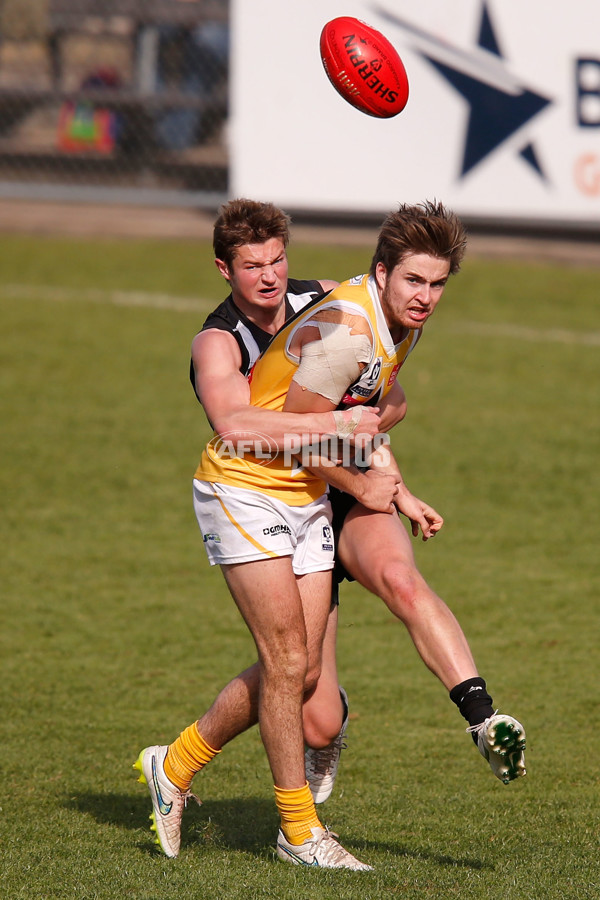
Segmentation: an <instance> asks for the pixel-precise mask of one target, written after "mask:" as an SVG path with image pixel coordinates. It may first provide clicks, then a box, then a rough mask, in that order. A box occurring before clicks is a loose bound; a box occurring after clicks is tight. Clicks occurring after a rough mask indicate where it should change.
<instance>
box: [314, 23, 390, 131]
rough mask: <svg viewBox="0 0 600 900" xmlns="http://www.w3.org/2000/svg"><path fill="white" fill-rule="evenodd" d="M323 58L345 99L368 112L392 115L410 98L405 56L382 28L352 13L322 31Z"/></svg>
mask: <svg viewBox="0 0 600 900" xmlns="http://www.w3.org/2000/svg"><path fill="white" fill-rule="evenodd" d="M321 59H322V61H323V66H324V67H325V71H326V72H327V76H328V78H329V80H330V81H331V83H332V85H333V86H334V88H335V89H336V91H337V92H338V93H339V94H341V95H342V97H343V98H344V100H347V101H348V103H351V104H352V106H355V107H356V109H360V110H361V112H364V113H367V114H368V115H369V116H376V117H377V118H379V119H389V118H391V117H392V116H397V115H398V113H399V112H402V110H403V109H404V107H405V106H406V102H407V100H408V78H407V77H406V71H405V69H404V65H403V63H402V60H401V59H400V57H399V56H398V53H397V52H396V50H395V49H394V47H392V45H391V44H390V42H389V41H388V39H387V38H386V37H384V36H383V35H382V34H381V32H379V31H376V30H375V29H374V28H371V26H370V25H367V24H366V22H361V21H360V19H355V18H353V17H352V16H340V17H339V18H337V19H332V20H331V22H327V24H326V25H325V27H324V28H323V31H322V32H321Z"/></svg>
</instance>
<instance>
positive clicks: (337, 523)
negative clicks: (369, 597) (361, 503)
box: [329, 487, 358, 589]
mask: <svg viewBox="0 0 600 900" xmlns="http://www.w3.org/2000/svg"><path fill="white" fill-rule="evenodd" d="M329 500H330V502H331V509H332V512H333V519H332V525H333V534H334V537H335V543H336V546H337V543H338V538H339V536H340V533H341V530H342V526H343V524H344V520H345V518H346V516H347V515H348V513H349V512H350V510H351V509H352V507H353V506H354V505H355V504H356V503H357V502H358V501H357V499H356V497H353V496H352V494H346V493H345V492H344V491H339V490H338V489H337V488H334V487H330V488H329ZM344 579H346V581H354V578H353V577H352V575H349V574H348V572H347V571H346V570H345V568H344V567H343V565H342V564H341V562H339V560H338V558H337V554H336V558H335V565H334V567H333V585H334V589H335V588H337V585H339V584H340V582H342V581H343V580H344Z"/></svg>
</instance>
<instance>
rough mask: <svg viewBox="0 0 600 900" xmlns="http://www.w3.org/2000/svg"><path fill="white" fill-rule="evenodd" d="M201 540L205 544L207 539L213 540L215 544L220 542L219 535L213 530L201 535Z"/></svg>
mask: <svg viewBox="0 0 600 900" xmlns="http://www.w3.org/2000/svg"><path fill="white" fill-rule="evenodd" d="M202 540H203V541H204V543H205V544H206V542H207V541H214V542H215V544H220V543H221V535H220V534H215V533H214V532H209V533H208V534H203V535H202Z"/></svg>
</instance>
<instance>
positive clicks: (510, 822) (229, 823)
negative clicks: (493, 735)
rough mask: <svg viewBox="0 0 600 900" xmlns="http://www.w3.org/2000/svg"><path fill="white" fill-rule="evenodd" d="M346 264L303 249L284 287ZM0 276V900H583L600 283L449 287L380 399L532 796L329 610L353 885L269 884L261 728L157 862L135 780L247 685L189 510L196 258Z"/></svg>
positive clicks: (311, 880) (479, 275) (13, 263)
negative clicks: (507, 719)
mask: <svg viewBox="0 0 600 900" xmlns="http://www.w3.org/2000/svg"><path fill="white" fill-rule="evenodd" d="M368 259H369V249H368V248H365V249H364V251H357V250H356V249H351V250H350V249H346V250H344V249H339V248H335V247H326V246H319V247H309V246H300V245H298V246H296V247H295V248H294V250H293V252H292V254H291V260H292V266H291V270H292V272H293V274H295V275H297V276H298V277H332V278H343V277H348V276H349V275H352V274H356V273H358V272H361V271H363V270H364V268H365V267H366V265H367V263H368ZM0 260H1V268H0V273H1V275H0V309H1V327H2V336H3V337H2V366H1V370H0V378H1V383H2V389H1V391H0V403H1V421H2V466H1V470H0V478H1V490H2V499H3V504H2V506H3V516H2V520H1V523H0V529H1V534H2V559H1V563H0V566H1V591H2V602H1V606H0V616H1V623H2V624H1V628H0V648H1V649H0V659H1V666H2V688H3V692H2V726H1V732H0V733H1V734H2V754H1V763H0V771H1V774H2V793H3V797H2V800H1V801H0V807H1V812H0V824H1V831H0V836H1V838H0V839H1V845H0V885H1V888H0V892H1V894H2V896H3V897H6V898H7V900H17V898H23V900H25V898H26V900H41V898H59V897H60V898H68V900H71V898H73V900H75V898H78V900H79V898H82V900H83V898H85V900H88V898H98V900H107V898H125V897H127V898H135V900H163V898H165V900H167V898H168V900H173V898H183V897H194V898H231V900H234V898H235V900H237V898H239V900H254V898H263V897H264V898H277V900H283V898H286V900H287V898H290V900H291V898H293V900H331V898H335V900H347V898H348V900H349V898H352V900H376V898H383V897H385V898H387V897H389V898H394V897H398V898H400V897H401V898H435V900H447V898H454V897H456V898H471V897H472V898H479V900H481V898H483V900H488V898H489V900H498V898H509V900H533V898H551V900H562V898H595V897H598V895H599V894H600V862H599V834H600V821H599V813H600V801H599V776H598V762H597V756H598V754H597V749H596V746H595V740H596V728H597V727H598V725H599V721H600V716H599V700H598V697H599V689H598V682H599V678H598V676H599V674H600V673H599V665H598V663H599V651H598V640H599V636H600V621H599V620H600V602H599V599H598V596H599V588H600V577H599V566H598V542H599V540H600V519H599V514H598V496H599V489H600V478H599V475H598V463H599V459H600V434H599V431H600V426H599V418H600V417H599V399H600V378H599V376H600V366H599V362H598V360H599V348H600V312H599V306H598V297H599V295H600V270H585V269H576V268H567V267H563V268H559V267H552V266H542V265H537V266H536V265H531V266H526V265H523V264H519V265H517V264H511V263H509V262H506V263H499V262H494V263H491V262H483V261H468V262H467V263H466V264H465V266H464V272H463V273H462V274H461V275H459V276H458V277H457V278H456V279H455V280H453V281H452V282H451V283H450V285H449V287H448V289H447V293H446V296H445V298H444V300H443V301H442V305H441V306H440V308H439V310H438V311H437V313H436V316H435V317H434V319H433V320H432V321H431V323H429V325H428V326H427V335H426V338H425V340H423V341H422V343H421V344H420V345H419V348H418V350H417V351H416V352H415V353H414V354H413V356H412V357H411V359H410V360H409V362H408V364H407V366H406V369H405V370H403V384H404V386H405V388H406V391H407V394H408V398H409V414H408V416H407V419H406V421H405V422H404V423H403V424H402V425H401V426H400V427H399V428H398V429H397V430H396V434H395V437H394V446H395V448H396V450H397V454H398V456H399V459H400V462H401V465H402V468H403V470H404V474H405V477H406V479H407V482H408V484H409V485H410V486H411V487H412V488H413V490H414V491H415V492H416V493H418V494H420V495H421V496H422V497H424V498H426V499H427V500H429V501H430V502H431V503H433V505H434V506H435V507H436V508H437V509H438V510H440V511H441V512H442V513H443V514H444V516H445V519H446V525H445V527H444V530H443V532H442V534H441V535H440V536H439V537H438V538H437V539H436V541H435V542H430V543H428V544H426V545H423V544H420V543H419V544H417V545H416V552H417V554H418V558H419V563H420V566H421V568H422V570H423V571H424V572H425V574H426V577H427V578H428V580H429V581H430V583H431V584H432V585H433V586H434V587H435V588H436V589H437V590H438V591H439V593H441V594H442V596H444V597H445V599H446V600H447V602H448V603H449V605H450V606H451V607H452V608H453V610H454V611H455V613H456V614H457V615H458V617H459V619H460V621H461V623H462V624H463V627H464V628H465V631H466V632H467V635H468V637H469V639H470V642H471V645H472V648H473V650H474V653H475V656H476V659H477V661H478V664H479V668H480V670H481V672H482V674H483V675H484V677H486V679H487V682H488V686H489V688H490V691H491V693H492V695H493V697H494V700H495V702H496V704H497V705H498V706H499V707H500V709H501V710H502V711H505V712H509V713H511V714H513V715H515V716H517V717H518V718H519V719H521V720H522V721H523V722H524V724H525V726H526V728H527V732H528V747H529V749H528V754H527V763H528V770H529V771H528V776H527V778H525V779H522V780H521V781H519V782H518V783H513V784H511V785H509V786H504V785H502V784H501V783H500V782H499V781H497V780H496V779H494V778H493V777H492V775H491V773H490V771H489V769H488V767H487V765H486V764H485V762H484V761H483V760H482V759H481V757H480V756H479V754H478V753H477V751H476V750H475V748H474V746H473V744H472V741H471V739H470V737H468V736H467V735H465V733H464V725H465V723H464V722H463V720H462V719H461V718H460V716H459V715H458V713H457V711H456V708H455V707H454V706H453V704H452V703H451V702H450V700H449V699H448V697H447V694H446V692H445V691H444V689H443V688H442V687H441V686H440V685H439V683H438V682H437V681H436V680H435V679H434V678H433V676H432V675H431V674H430V673H429V672H428V671H427V670H426V669H425V667H424V666H423V664H422V663H421V661H420V660H419V658H418V657H417V655H416V653H415V651H414V649H413V647H412V645H411V643H410V641H409V640H408V639H407V636H406V633H405V632H404V629H403V627H402V626H401V625H400V624H398V623H397V622H396V621H395V620H394V619H393V618H392V617H391V615H390V614H389V613H388V612H387V611H386V610H385V609H384V607H383V604H382V603H381V602H380V601H378V600H376V599H375V598H373V597H371V596H369V595H367V594H365V593H364V592H363V591H362V590H361V589H360V588H358V587H357V586H356V585H346V587H345V589H344V591H343V595H342V608H341V628H340V637H339V658H340V669H341V673H342V681H343V684H344V686H345V687H346V688H347V690H348V693H349V695H350V700H351V711H352V721H351V727H350V733H349V744H350V746H349V749H348V750H347V751H345V753H344V754H343V757H342V765H341V768H340V774H339V777H338V782H337V785H336V789H335V791H334V795H333V797H332V798H331V799H330V801H328V803H327V804H326V807H325V813H324V818H325V820H326V821H327V822H328V823H329V824H330V825H331V826H332V827H333V828H334V829H335V830H336V831H338V832H339V833H340V835H341V836H342V837H343V841H344V844H345V845H346V846H347V847H348V848H349V849H351V850H353V851H354V852H356V854H357V855H358V856H359V857H360V858H363V859H365V860H366V861H368V862H370V863H371V864H373V865H374V866H375V871H374V872H372V873H364V874H361V873H349V872H347V873H343V872H341V873H339V872H327V871H321V872H309V871H304V870H298V869H296V868H294V867H291V866H284V865H283V864H282V863H280V862H278V861H277V860H276V859H275V857H274V853H273V846H274V839H275V835H276V829H277V819H276V813H275V806H274V802H273V796H272V785H271V782H270V777H269V773H268V768H267V764H266V759H265V756H264V752H263V750H262V746H261V744H260V740H259V736H258V733H257V730H256V729H254V730H252V731H251V732H249V733H247V734H246V735H244V736H242V737H241V738H239V739H238V740H237V741H235V742H234V743H232V744H231V745H229V746H228V747H227V748H226V749H225V751H224V752H223V754H222V755H221V757H220V758H219V759H218V760H216V761H215V762H214V763H213V764H212V765H211V766H209V767H208V769H207V770H206V771H205V772H204V773H202V775H201V776H200V777H199V778H198V779H197V781H196V784H195V789H196V792H197V793H198V794H199V795H200V796H201V797H202V798H203V799H204V805H203V806H202V808H201V809H198V808H195V807H194V808H190V809H189V810H188V812H187V813H186V815H185V819H184V829H183V849H182V853H181V856H180V857H179V859H178V860H167V859H165V858H163V857H161V856H160V855H159V854H158V853H157V852H155V848H154V846H153V844H152V841H151V835H150V832H149V830H148V825H149V822H148V818H147V817H148V814H149V811H150V809H149V801H148V796H147V792H146V790H145V788H143V787H142V786H140V785H138V784H136V782H135V777H134V772H133V770H132V768H131V765H132V763H133V762H134V760H135V758H136V756H137V754H138V752H139V749H140V748H141V747H143V746H146V745H147V744H150V743H166V742H169V741H170V740H172V739H173V738H174V737H175V736H176V735H177V734H178V733H179V731H180V730H181V729H182V728H183V727H184V726H186V725H187V724H189V722H191V721H192V720H193V719H194V718H195V717H196V716H197V715H199V714H200V713H201V712H202V711H203V710H204V709H205V707H206V705H207V704H208V703H209V702H210V701H211V700H212V698H213V696H214V695H215V693H216V692H217V690H218V689H219V688H220V687H221V686H222V685H223V684H224V683H225V681H227V679H228V678H229V677H230V676H231V675H233V674H234V673H235V672H237V671H238V670H239V669H240V668H241V667H242V666H245V665H246V664H249V663H250V662H251V661H252V660H253V656H254V652H253V646H252V644H251V641H250V639H249V636H248V635H247V632H246V629H245V626H244V625H243V624H242V622H241V620H240V619H239V617H238V615H237V613H236V612H235V609H234V607H233V603H232V602H231V600H230V599H229V598H228V595H227V593H226V590H225V588H224V585H223V582H222V577H221V575H220V573H219V572H218V571H217V570H213V571H210V570H209V567H208V565H207V563H206V560H205V557H204V551H203V548H202V546H201V542H200V540H199V536H198V532H197V526H196V522H195V519H194V516H193V511H192V509H191V488H190V479H191V476H192V473H193V470H194V468H195V465H196V462H197V458H198V455H199V452H200V448H201V446H202V444H203V442H204V441H205V440H206V438H207V435H208V428H207V425H206V422H205V420H204V417H203V414H202V412H201V410H200V408H199V407H198V406H197V404H196V401H195V399H194V397H193V393H192V390H191V388H190V386H189V384H188V382H187V377H188V372H187V368H188V354H189V344H190V340H191V337H192V336H193V334H194V333H195V332H196V331H197V330H198V329H199V328H200V326H201V324H202V321H203V319H204V316H205V314H206V312H207V311H208V310H209V309H210V308H211V306H212V305H214V303H215V301H216V300H219V299H221V298H222V295H223V285H222V283H221V282H220V280H219V278H218V275H217V273H216V271H213V266H212V257H211V252H210V248H209V247H208V246H207V245H197V244H192V243H175V242H164V243H158V242H157V243H150V242H149V243H143V242H137V241H133V240H132V241H129V242H120V243H119V242H115V243H111V242H102V243H97V242H96V243H94V242H91V241H90V242H85V241H80V242H77V241H67V240H51V239H47V240H38V239H34V238H13V237H9V236H4V237H2V238H0Z"/></svg>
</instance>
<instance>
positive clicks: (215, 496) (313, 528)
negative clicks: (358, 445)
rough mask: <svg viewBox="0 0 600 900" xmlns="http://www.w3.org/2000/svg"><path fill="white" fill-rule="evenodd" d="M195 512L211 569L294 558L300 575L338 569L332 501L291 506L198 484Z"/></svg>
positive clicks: (220, 486)
mask: <svg viewBox="0 0 600 900" xmlns="http://www.w3.org/2000/svg"><path fill="white" fill-rule="evenodd" d="M194 510H195V512H196V518H197V519H198V525H199V526H200V531H201V533H202V539H203V541H204V547H205V548H206V553H207V556H208V561H209V562H210V564H211V566H217V565H228V564H229V565H231V564H233V563H245V562H251V561H252V560H256V559H272V558H275V557H278V556H291V557H292V568H293V570H294V573H295V574H296V575H307V574H308V573H309V572H324V571H327V570H328V569H332V568H333V562H334V560H333V555H334V543H333V528H332V527H331V506H330V503H329V500H328V499H327V495H326V494H323V495H322V496H321V497H319V499H318V500H313V502H312V503H308V504H307V505H306V506H288V505H287V504H286V503H282V502H281V500H277V499H276V498H275V497H270V496H268V495H267V494H261V493H260V491H248V490H245V489H244V488H238V487H232V486H231V485H227V484H212V483H211V482H208V481H199V480H198V479H197V478H195V479H194Z"/></svg>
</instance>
